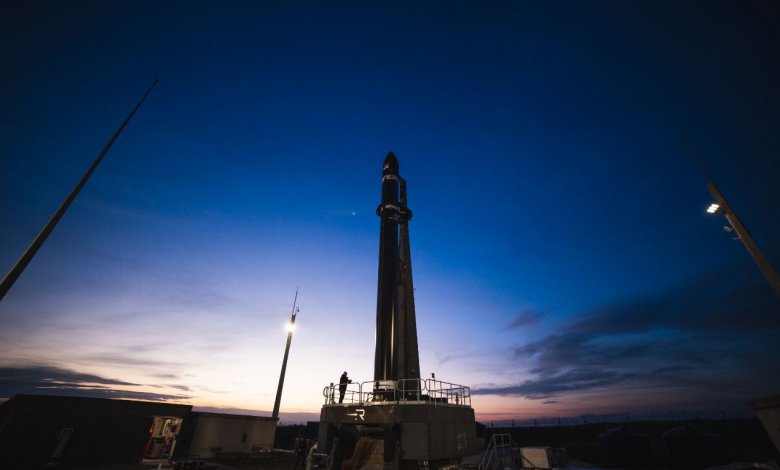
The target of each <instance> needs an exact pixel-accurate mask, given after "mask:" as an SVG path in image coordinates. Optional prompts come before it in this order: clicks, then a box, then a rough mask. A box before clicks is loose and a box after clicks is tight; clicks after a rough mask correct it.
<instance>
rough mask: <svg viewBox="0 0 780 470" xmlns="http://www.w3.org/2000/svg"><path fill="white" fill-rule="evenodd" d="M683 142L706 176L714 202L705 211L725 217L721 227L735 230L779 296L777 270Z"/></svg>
mask: <svg viewBox="0 0 780 470" xmlns="http://www.w3.org/2000/svg"><path fill="white" fill-rule="evenodd" d="M683 142H684V143H685V146H686V147H687V148H688V151H689V152H690V154H691V157H693V160H694V161H695V162H696V163H697V164H698V165H699V167H700V168H701V171H702V172H703V173H704V176H706V177H707V180H708V181H707V190H708V191H709V192H710V194H711V195H712V197H713V198H714V199H715V203H713V204H710V206H709V207H708V208H707V213H709V214H723V216H724V217H725V218H726V221H727V222H728V223H729V225H727V226H725V227H723V228H724V230H726V231H727V232H731V231H734V232H736V234H737V238H736V239H738V240H741V241H742V244H743V245H744V246H745V248H746V249H747V251H748V253H750V256H752V257H753V261H755V262H756V265H757V266H758V269H760V270H761V272H762V273H763V274H764V277H765V278H766V280H767V281H769V284H770V285H771V286H772V288H773V289H774V290H775V293H777V295H778V296H780V276H778V275H777V272H775V270H774V268H772V265H771V264H769V261H767V259H766V258H765V257H764V254H763V253H761V250H759V249H758V245H756V242H754V241H753V237H751V236H750V232H748V229H747V228H746V227H745V225H744V224H742V221H741V220H739V217H737V214H736V213H735V212H734V209H733V208H732V207H731V205H730V204H729V203H728V201H726V198H725V197H723V194H721V192H720V189H718V186H717V185H716V184H715V181H714V179H713V178H712V175H710V172H709V171H708V170H707V167H705V166H704V163H702V161H701V159H699V157H698V155H697V154H696V151H695V150H694V149H693V147H691V145H690V144H689V143H688V142H687V141H683Z"/></svg>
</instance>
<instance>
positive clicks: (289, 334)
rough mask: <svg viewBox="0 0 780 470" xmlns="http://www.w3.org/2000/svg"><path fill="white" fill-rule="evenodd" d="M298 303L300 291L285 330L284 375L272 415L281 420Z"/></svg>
mask: <svg viewBox="0 0 780 470" xmlns="http://www.w3.org/2000/svg"><path fill="white" fill-rule="evenodd" d="M297 303H298V290H297V289H296V291H295V300H293V308H292V316H291V317H290V323H288V324H287V325H286V326H285V328H286V329H287V345H286V346H285V348H284V359H283V360H282V373H281V374H279V387H278V388H277V389H276V401H274V411H273V412H272V413H271V418H274V419H275V420H279V404H280V403H281V402H282V387H284V373H285V372H286V371H287V357H288V356H289V355H290V343H291V342H292V335H293V331H295V317H296V316H297V315H298V311H299V310H300V308H298V307H297V306H296V304H297Z"/></svg>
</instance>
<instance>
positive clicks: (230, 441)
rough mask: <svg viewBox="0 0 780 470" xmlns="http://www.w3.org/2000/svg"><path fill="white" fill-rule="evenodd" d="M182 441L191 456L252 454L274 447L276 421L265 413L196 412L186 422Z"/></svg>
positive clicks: (207, 456) (210, 456) (208, 456)
mask: <svg viewBox="0 0 780 470" xmlns="http://www.w3.org/2000/svg"><path fill="white" fill-rule="evenodd" d="M182 433H183V434H185V436H183V441H184V439H186V441H184V442H182V444H183V445H184V446H185V447H186V448H187V455H189V456H198V457H201V458H213V457H216V456H217V455H225V454H248V453H257V452H262V451H270V450H271V449H272V448H273V443H274V434H275V433H276V420H275V419H273V418H268V417H262V416H244V415H230V414H222V413H204V412H198V411H193V412H192V413H190V415H189V416H188V417H187V420H186V421H185V428H184V429H183V431H182Z"/></svg>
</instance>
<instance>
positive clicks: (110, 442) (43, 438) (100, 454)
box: [0, 395, 276, 469]
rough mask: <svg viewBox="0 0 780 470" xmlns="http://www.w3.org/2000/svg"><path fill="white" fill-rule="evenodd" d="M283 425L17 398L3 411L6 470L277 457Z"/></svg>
mask: <svg viewBox="0 0 780 470" xmlns="http://www.w3.org/2000/svg"><path fill="white" fill-rule="evenodd" d="M275 432H276V420H275V419H273V418H268V417H260V416H244V415H231V414H221V413H203V412H193V411H192V406H191V405H177V404H169V403H157V402H147V401H137V400H113V399H106V398H86V397H68V396H47V395H17V396H14V397H12V398H11V399H9V400H8V401H6V402H5V403H3V404H2V405H0V468H2V469H6V468H9V469H10V468H41V467H43V466H62V467H68V468H82V467H88V466H97V465H111V464H136V463H140V462H141V461H142V460H143V461H147V462H149V461H159V460H167V459H170V458H174V459H179V458H184V457H189V456H198V457H202V458H212V457H215V456H217V455H226V454H227V455H233V456H238V455H240V454H249V453H257V452H261V451H263V450H270V449H271V447H272V446H273V440H274V435H275Z"/></svg>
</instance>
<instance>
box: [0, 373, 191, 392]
mask: <svg viewBox="0 0 780 470" xmlns="http://www.w3.org/2000/svg"><path fill="white" fill-rule="evenodd" d="M140 386H142V385H141V384H136V383H132V382H125V381H122V380H116V379H111V378H106V377H101V376H99V375H94V374H85V373H81V372H76V371H72V370H68V369H61V368H58V367H51V366H30V367H4V368H0V397H4V398H9V397H11V396H13V395H18V394H45V395H74V396H86V397H98V398H128V399H142V400H185V399H188V398H190V396H189V395H181V394H166V393H150V392H144V391H137V390H128V389H127V388H128V387H140ZM170 387H172V388H177V389H180V390H183V391H188V389H187V387H184V386H170Z"/></svg>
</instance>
